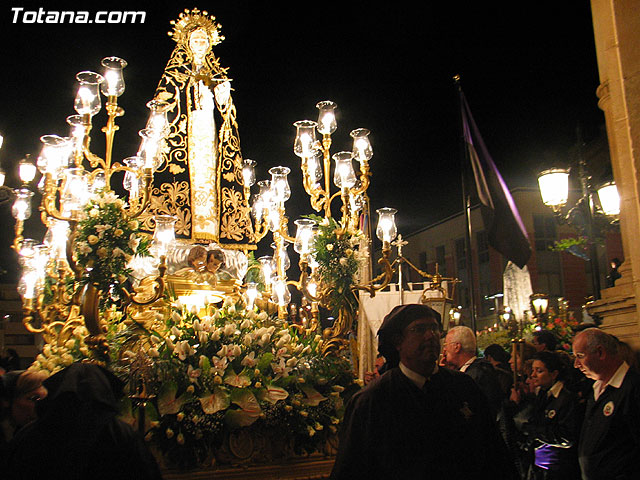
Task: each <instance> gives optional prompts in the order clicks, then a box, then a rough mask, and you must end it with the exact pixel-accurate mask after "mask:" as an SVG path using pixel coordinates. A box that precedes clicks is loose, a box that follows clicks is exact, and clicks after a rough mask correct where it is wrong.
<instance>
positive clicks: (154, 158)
mask: <svg viewBox="0 0 640 480" xmlns="http://www.w3.org/2000/svg"><path fill="white" fill-rule="evenodd" d="M138 135H140V137H142V143H141V144H140V149H139V150H138V156H139V157H142V158H143V159H144V168H150V169H151V171H153V172H155V171H156V170H157V169H158V167H160V165H161V163H162V161H161V157H160V151H159V150H160V142H161V141H162V136H161V135H159V133H158V132H157V131H155V130H152V129H150V128H145V129H143V130H140V131H139V132H138Z"/></svg>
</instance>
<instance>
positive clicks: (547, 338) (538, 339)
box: [533, 330, 558, 352]
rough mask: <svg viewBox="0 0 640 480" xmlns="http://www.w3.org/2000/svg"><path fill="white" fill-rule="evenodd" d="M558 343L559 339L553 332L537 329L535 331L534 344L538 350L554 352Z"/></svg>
mask: <svg viewBox="0 0 640 480" xmlns="http://www.w3.org/2000/svg"><path fill="white" fill-rule="evenodd" d="M557 344H558V339H557V338H556V336H555V335H554V334H553V333H551V332H549V331H546V330H537V331H535V332H533V346H534V347H535V348H536V351H538V352H542V351H544V350H547V351H549V352H553V351H555V349H556V345H557Z"/></svg>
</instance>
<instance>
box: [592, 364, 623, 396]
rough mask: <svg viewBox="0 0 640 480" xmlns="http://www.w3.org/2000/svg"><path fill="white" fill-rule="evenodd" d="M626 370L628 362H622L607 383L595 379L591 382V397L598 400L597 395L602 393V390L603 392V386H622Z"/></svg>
mask: <svg viewBox="0 0 640 480" xmlns="http://www.w3.org/2000/svg"><path fill="white" fill-rule="evenodd" d="M628 371H629V364H628V363H627V362H622V364H621V365H620V366H619V367H618V369H617V370H616V373H614V374H613V375H612V376H611V378H610V379H609V381H608V382H607V383H604V382H603V381H602V380H596V381H595V382H594V383H593V398H594V399H595V400H598V397H600V395H602V392H604V390H605V388H607V387H608V386H609V385H611V386H612V387H614V388H620V387H621V386H622V382H623V381H624V376H625V375H626V374H627V372H628Z"/></svg>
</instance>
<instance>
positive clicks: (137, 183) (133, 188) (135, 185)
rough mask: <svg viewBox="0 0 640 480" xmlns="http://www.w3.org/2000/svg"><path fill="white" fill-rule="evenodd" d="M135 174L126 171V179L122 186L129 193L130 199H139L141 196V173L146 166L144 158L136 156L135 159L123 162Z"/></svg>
mask: <svg viewBox="0 0 640 480" xmlns="http://www.w3.org/2000/svg"><path fill="white" fill-rule="evenodd" d="M122 162H123V163H124V164H125V165H126V166H127V167H129V168H130V169H131V170H133V172H130V171H128V170H127V171H126V173H125V174H124V179H123V180H122V186H123V187H124V188H125V189H126V190H128V191H129V198H137V197H138V195H140V190H141V188H142V181H143V180H142V178H141V176H140V172H141V170H142V167H143V166H144V160H143V159H142V157H139V156H137V155H134V156H133V157H127V158H125V159H124V160H123V161H122Z"/></svg>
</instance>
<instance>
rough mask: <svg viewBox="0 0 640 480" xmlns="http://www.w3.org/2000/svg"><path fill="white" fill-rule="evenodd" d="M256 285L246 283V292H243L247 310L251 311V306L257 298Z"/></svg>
mask: <svg viewBox="0 0 640 480" xmlns="http://www.w3.org/2000/svg"><path fill="white" fill-rule="evenodd" d="M258 293H259V292H258V284H257V283H255V282H249V283H247V290H246V291H245V293H244V294H245V298H246V301H247V310H253V306H254V305H255V303H256V298H258Z"/></svg>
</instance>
